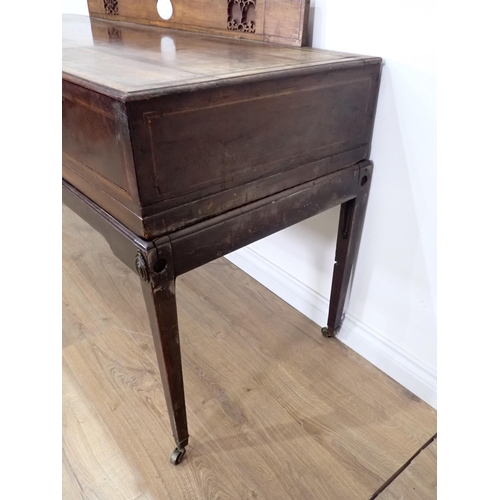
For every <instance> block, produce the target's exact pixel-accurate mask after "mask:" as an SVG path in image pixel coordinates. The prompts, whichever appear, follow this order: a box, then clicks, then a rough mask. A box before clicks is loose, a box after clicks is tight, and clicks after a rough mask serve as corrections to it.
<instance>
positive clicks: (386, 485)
mask: <svg viewBox="0 0 500 500" xmlns="http://www.w3.org/2000/svg"><path fill="white" fill-rule="evenodd" d="M436 438H437V434H434V436H432V437H431V438H430V439H429V440H428V441H426V442H425V443H424V444H423V445H422V446H421V447H420V448H419V449H418V450H417V452H416V453H415V454H414V455H413V456H412V457H410V459H409V460H408V461H407V462H405V463H404V464H403V466H402V467H400V468H399V469H398V470H397V471H396V472H395V473H394V474H393V475H392V476H391V477H390V478H389V479H388V480H387V481H386V482H385V483H384V484H383V485H382V486H381V487H380V488H379V489H378V490H377V491H376V492H375V493H374V494H373V495H372V496H371V497H370V498H369V500H375V498H377V497H378V496H379V495H380V493H382V492H383V491H384V490H385V489H386V488H387V487H388V486H389V485H390V484H391V483H392V482H393V481H394V480H395V479H396V478H397V477H398V476H399V475H400V474H401V473H402V472H404V471H405V470H406V468H407V467H408V466H409V465H410V464H411V463H412V462H413V460H415V458H417V457H418V455H420V453H422V451H424V450H425V449H426V448H427V447H428V446H429V445H430V444H431V443H432V442H433V441H434V440H435V439H436Z"/></svg>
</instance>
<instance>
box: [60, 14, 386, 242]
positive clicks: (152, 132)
mask: <svg viewBox="0 0 500 500" xmlns="http://www.w3.org/2000/svg"><path fill="white" fill-rule="evenodd" d="M90 28H91V29H90ZM63 31H64V33H65V35H64V36H65V38H64V39H65V44H66V45H65V46H66V48H65V49H64V70H65V74H64V82H63V175H64V177H65V178H66V179H67V180H68V181H69V182H70V183H71V184H72V185H73V186H75V187H76V188H78V189H79V190H80V191H81V192H82V193H84V194H85V195H86V196H88V197H89V198H91V199H92V200H94V201H95V202H96V203H97V204H98V205H99V206H101V207H102V208H103V209H104V210H106V211H107V212H108V213H110V214H111V215H113V217H115V218H116V219H117V220H119V221H120V222H122V223H123V224H125V225H126V226H127V227H128V228H129V229H131V230H132V231H133V232H134V233H136V234H137V235H139V236H141V237H142V238H144V239H147V240H149V239H154V238H156V237H159V236H161V235H163V234H165V233H170V232H173V231H177V230H179V229H183V228H186V227H189V226H191V225H194V224H196V223H198V222H201V221H203V220H206V219H207V218H209V217H215V216H218V215H221V214H223V213H225V212H228V211H230V210H233V209H236V208H239V207H243V206H245V205H247V204H248V203H252V202H255V201H258V200H260V199H264V198H266V197H268V196H271V195H274V194H276V193H279V192H281V191H283V190H286V189H289V188H292V187H294V186H297V185H300V184H303V183H305V182H309V181H311V180H313V179H316V178H319V177H321V176H324V175H327V174H329V173H332V172H335V171H336V170H338V169H341V168H344V167H346V166H349V165H354V164H355V163H357V162H359V161H361V160H363V159H365V158H367V157H368V155H369V148H370V140H371V134H372V129H373V122H374V116H375V104H376V97H377V92H378V85H379V79H380V62H381V61H380V59H379V58H374V57H367V56H355V55H352V54H342V53H337V52H328V51H315V50H311V49H306V48H302V49H298V48H289V47H283V46H273V45H269V44H264V43H255V42H253V43H252V42H245V41H235V40H231V39H222V38H218V37H213V36H207V35H198V34H194V33H189V34H188V33H182V32H177V31H171V30H163V29H158V28H151V27H145V26H134V25H130V24H124V23H116V22H114V23H110V22H105V21H101V20H92V22H90V21H89V20H88V18H87V19H86V18H82V17H80V16H69V17H68V18H65V22H64V23H63ZM85 33H86V35H84V34H85ZM167 42H168V43H167Z"/></svg>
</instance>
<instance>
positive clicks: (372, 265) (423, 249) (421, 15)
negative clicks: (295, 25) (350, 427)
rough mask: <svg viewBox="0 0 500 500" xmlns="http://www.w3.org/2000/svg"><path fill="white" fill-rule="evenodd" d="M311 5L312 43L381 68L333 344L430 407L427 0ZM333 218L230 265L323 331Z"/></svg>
mask: <svg viewBox="0 0 500 500" xmlns="http://www.w3.org/2000/svg"><path fill="white" fill-rule="evenodd" d="M311 8H312V11H311V18H312V19H311V23H312V24H313V25H314V29H313V33H312V46H313V47H318V48H323V49H331V50H341V51H346V52H355V53H360V54H369V55H376V56H381V57H382V58H383V59H384V61H385V66H384V69H383V76H382V83H381V90H380V97H379V105H378V111H377V118H376V122H375V131H374V137H373V148H372V154H371V158H372V159H373V160H374V162H375V173H374V178H373V183H372V191H371V195H370V201H369V206H368V212H367V217H366V222H365V228H364V234H363V239H362V242H361V249H360V254H359V258H358V264H357V268H356V275H355V277H354V283H353V287H352V293H351V297H350V301H349V303H348V307H347V312H348V314H347V317H346V320H345V323H344V327H343V329H342V332H341V334H340V339H341V340H342V341H344V342H345V343H346V344H348V345H350V346H351V347H352V348H353V349H355V350H356V351H357V352H359V353H360V354H361V355H363V356H365V357H366V358H367V359H369V360H370V361H371V362H372V363H374V364H375V365H376V366H378V367H379V368H380V369H381V370H383V371H384V372H386V373H387V374H389V375H390V376H392V377H393V378H394V379H396V380H398V381H399V382H400V383H401V384H403V385H404V386H405V387H407V388H408V389H409V390H411V391H413V392H414V393H415V394H417V395H418V396H420V397H421V398H423V399H425V400H426V401H428V402H429V403H430V404H432V405H433V406H435V405H436V56H435V50H434V48H435V39H436V30H435V26H434V19H435V15H434V14H435V13H434V10H435V3H434V2H431V1H430V0H420V1H419V2H414V1H410V0H399V1H396V0H352V1H350V2H340V1H339V2H333V1H332V0H315V1H314V0H312V1H311ZM63 12H71V13H77V14H87V12H88V11H87V5H86V1H85V0H63ZM338 215H339V210H338V209H333V210H330V211H328V212H325V213H324V214H321V215H319V216H317V217H314V218H312V219H310V220H308V221H305V222H303V223H300V224H298V225H296V226H294V227H291V228H289V229H286V230H284V231H282V232H280V233H278V234H275V235H273V236H271V237H269V238H266V239H265V240H262V241H260V242H257V243H255V244H253V245H251V246H250V247H247V248H245V249H242V250H240V251H238V252H235V253H233V254H231V255H230V256H229V259H230V260H232V261H233V262H234V263H235V264H237V265H239V266H240V267H241V268H243V269H244V270H246V271H247V272H248V273H249V274H251V275H252V276H254V277H255V278H256V279H258V280H259V281H260V282H261V283H263V284H264V285H265V286H267V287H268V288H270V289H271V290H273V291H274V292H275V293H276V294H277V295H279V296H281V297H282V298H283V299H284V300H286V301H287V302H289V303H290V304H292V305H293V306H294V307H296V308H297V309H299V310H300V311H302V312H303V313H304V314H306V315H307V316H308V317H310V318H311V319H312V320H313V321H315V322H317V323H318V324H319V325H321V326H323V325H325V324H326V316H327V308H328V297H329V293H330V284H331V275H332V269H333V262H334V254H335V238H336V230H337V223H338ZM318 335H320V333H319V329H318Z"/></svg>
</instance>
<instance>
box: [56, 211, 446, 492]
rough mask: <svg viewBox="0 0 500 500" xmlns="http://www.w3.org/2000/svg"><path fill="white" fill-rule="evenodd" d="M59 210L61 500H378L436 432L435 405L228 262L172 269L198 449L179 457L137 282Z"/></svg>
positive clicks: (99, 240)
mask: <svg viewBox="0 0 500 500" xmlns="http://www.w3.org/2000/svg"><path fill="white" fill-rule="evenodd" d="M63 221H64V223H63V280H64V281H63V286H64V288H63V290H64V296H63V315H64V317H65V320H64V330H63V345H64V349H63V355H64V365H63V366H64V376H65V389H64V411H65V416H64V422H65V425H64V434H65V435H64V438H63V445H64V467H63V478H64V485H63V487H64V492H65V493H64V494H65V496H64V498H65V500H66V499H68V500H69V499H72V498H83V499H88V498H102V499H106V498H112V499H116V498H117V493H116V492H117V491H119V497H120V498H125V499H130V500H132V499H135V498H137V499H146V498H148V499H162V500H163V499H170V498H172V499H178V498H186V499H207V498H227V499H234V498H242V499H253V498H262V499H266V500H267V499H270V500H272V499H280V500H281V499H287V498H290V499H296V498H303V499H321V498H324V499H330V500H331V499H333V500H335V499H342V500H350V499H353V500H354V499H358V498H369V497H370V496H371V494H372V493H373V492H375V491H376V490H377V489H378V488H380V486H381V485H383V484H384V482H385V481H386V480H387V479H388V478H390V477H391V476H392V475H393V474H394V472H396V471H397V470H398V469H399V468H400V467H401V466H402V465H403V464H404V463H405V462H406V461H407V460H408V459H409V458H410V457H411V456H412V455H413V454H414V453H415V452H416V451H417V450H418V449H419V448H420V447H421V446H422V445H423V443H425V442H426V441H428V440H429V438H430V437H431V436H432V435H434V434H435V432H436V416H435V411H434V410H432V409H431V408H430V407H429V406H428V405H426V404H425V403H423V402H422V401H421V400H419V399H418V398H416V397H415V396H413V395H412V394H410V393H409V392H408V391H406V390H405V389H404V388H402V387H401V386H400V385H399V384H397V383H395V382H394V381H393V380H391V379H390V378H388V377H387V376H385V375H384V374H382V373H381V372H380V371H379V370H377V369H376V368H374V367H373V366H371V365H370V364H369V363H368V362H366V361H365V360H363V359H362V358H360V357H359V356H358V355H357V354H355V353H354V352H353V351H351V350H350V349H348V348H347V347H346V346H344V345H343V344H341V343H339V342H337V341H335V340H333V341H332V340H331V339H324V338H323V337H321V335H319V332H318V327H317V325H315V324H313V323H312V322H311V321H309V320H308V319H307V318H305V317H304V316H303V315H301V314H300V313H298V312H297V311H295V310H294V309H292V308H291V307H290V306H288V305H287V304H285V303H284V302H283V301H281V300H280V299H278V298H277V297H276V296H275V295H273V294H272V293H271V292H269V291H268V290H266V289H265V288H264V287H262V286H261V285H259V284H258V283H256V282H255V281H254V280H252V279H251V278H250V277H249V276H248V275H246V274H245V273H243V272H242V271H240V270H239V269H237V268H236V267H235V266H233V265H232V264H230V263H228V262H227V261H226V260H224V259H222V260H218V261H215V262H213V263H211V264H208V265H206V266H204V267H201V268H199V269H197V270H196V271H193V272H190V273H188V274H186V275H184V276H182V277H180V278H179V279H178V280H177V293H178V299H179V322H180V331H181V345H182V353H183V369H184V381H185V386H186V402H187V407H188V419H189V424H190V445H189V447H188V459H187V460H185V461H184V462H183V463H182V464H181V465H179V466H178V467H176V468H174V467H171V466H170V465H169V463H168V460H169V453H170V450H171V448H170V446H168V445H166V443H168V442H171V444H172V446H173V439H172V437H171V432H170V428H169V425H168V417H167V408H166V405H165V401H164V396H163V391H162V389H161V379H160V374H159V372H158V369H157V362H156V354H155V350H154V346H153V338H152V336H151V333H150V329H149V324H148V317H147V312H146V308H145V306H144V302H143V299H142V292H141V285H140V282H139V280H138V278H137V276H136V275H135V274H134V273H132V272H131V271H130V270H128V269H127V268H126V267H125V265H124V264H122V263H121V262H120V261H119V260H118V259H116V258H115V257H114V256H113V254H112V252H111V250H110V249H109V247H108V245H107V244H106V243H105V241H104V239H103V238H102V237H101V236H100V235H99V234H98V233H97V232H96V231H94V230H93V229H91V228H90V227H89V226H88V225H87V224H86V223H84V222H83V221H82V220H81V219H79V218H78V217H77V216H76V215H75V214H74V213H72V212H71V211H70V210H68V209H67V208H64V212H63ZM90 402H91V403H90ZM112 485H116V489H115V490H113V487H112Z"/></svg>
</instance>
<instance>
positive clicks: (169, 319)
mask: <svg viewBox="0 0 500 500" xmlns="http://www.w3.org/2000/svg"><path fill="white" fill-rule="evenodd" d="M142 289H143V293H144V299H145V301H146V307H147V310H148V315H149V322H150V323H151V330H152V332H153V339H154V344H155V349H156V356H157V358H158V366H159V368H160V374H161V379H162V382H163V389H164V391H165V399H166V401H167V408H168V413H169V415H170V423H171V425H172V433H173V435H174V439H175V443H176V444H177V448H176V449H175V450H174V453H173V454H172V457H171V462H172V463H173V464H174V465H177V464H178V463H180V461H181V460H182V458H183V457H184V452H185V447H186V445H187V444H188V438H189V436H188V429H187V418H186V404H185V400H184V384H183V380H182V363H181V349H180V342H179V326H178V323H177V306H176V302H175V280H174V279H171V280H168V281H164V282H163V283H162V286H160V287H158V286H157V287H155V286H154V285H153V284H152V283H151V282H145V281H143V282H142Z"/></svg>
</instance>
